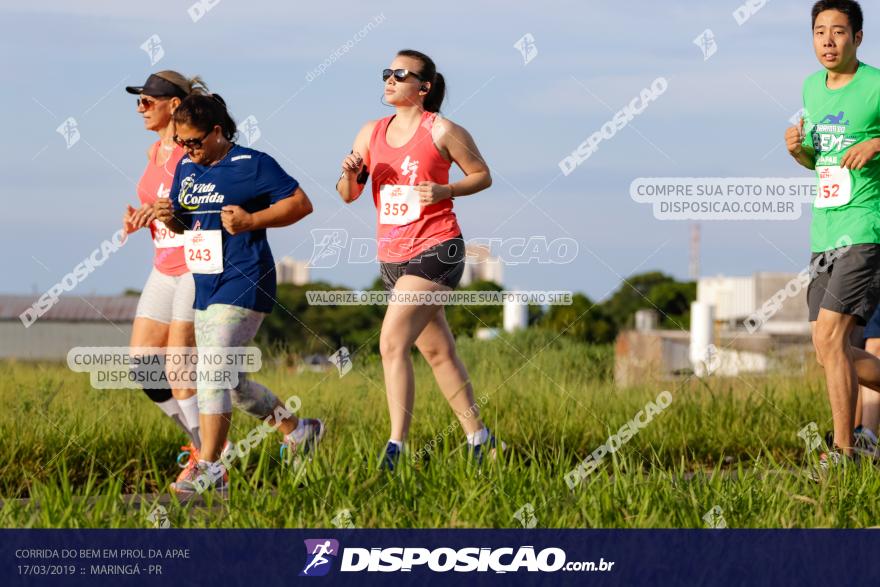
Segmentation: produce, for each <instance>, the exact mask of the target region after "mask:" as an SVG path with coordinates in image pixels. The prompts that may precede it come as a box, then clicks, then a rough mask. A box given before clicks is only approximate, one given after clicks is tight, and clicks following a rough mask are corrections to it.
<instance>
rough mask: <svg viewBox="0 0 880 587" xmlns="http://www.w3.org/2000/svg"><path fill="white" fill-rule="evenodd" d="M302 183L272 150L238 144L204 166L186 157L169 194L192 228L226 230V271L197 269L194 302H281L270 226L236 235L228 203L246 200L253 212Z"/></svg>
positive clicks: (264, 306) (268, 305)
mask: <svg viewBox="0 0 880 587" xmlns="http://www.w3.org/2000/svg"><path fill="white" fill-rule="evenodd" d="M297 186H299V183H298V182H297V181H296V180H295V179H293V178H292V177H290V176H289V175H288V174H287V173H286V172H285V171H284V170H283V169H282V168H281V166H280V165H278V162H276V161H275V159H273V158H272V157H271V156H269V155H267V154H266V153H262V152H260V151H255V150H254V149H248V148H247V147H242V146H240V145H233V146H232V149H231V150H230V151H229V153H228V154H227V155H226V157H224V158H223V159H222V160H221V161H219V162H218V163H216V164H215V165H210V166H204V165H198V164H196V163H193V162H192V161H191V160H190V158H189V157H184V158H183V159H181V160H180V162H179V163H178V164H177V169H176V170H175V172H174V182H173V183H172V184H171V193H170V194H169V197H170V198H171V201H172V203H173V204H174V211H175V215H176V216H177V217H178V218H181V219H182V220H183V223H184V225H186V227H187V228H188V229H190V230H220V231H221V236H222V240H223V273H217V274H213V275H208V274H198V273H194V274H193V278H194V279H195V284H196V299H195V303H194V304H193V307H194V308H195V309H196V310H204V309H206V308H207V307H208V306H209V305H210V304H230V305H233V306H239V307H242V308H248V309H251V310H256V311H257V312H267V313H268V312H271V311H272V306H273V305H274V303H275V260H274V259H273V258H272V251H271V250H270V249H269V242H268V241H267V240H266V230H265V229H260V230H252V231H247V232H243V233H240V234H236V235H231V234H229V233H228V232H226V231H225V230H223V223H222V221H221V219H220V210H221V209H222V208H223V206H229V205H235V206H241V207H242V208H244V209H245V210H246V211H248V212H257V211H259V210H265V209H266V208H268V207H269V206H271V205H272V204H274V203H275V202H278V201H280V200H282V199H284V198H286V197H288V196H291V195H292V194H293V192H294V191H295V190H296V188H297Z"/></svg>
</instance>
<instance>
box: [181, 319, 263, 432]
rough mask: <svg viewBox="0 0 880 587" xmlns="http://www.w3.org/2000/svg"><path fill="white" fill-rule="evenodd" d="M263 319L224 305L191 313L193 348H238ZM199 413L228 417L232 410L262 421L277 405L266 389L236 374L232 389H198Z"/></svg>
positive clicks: (248, 338) (251, 337)
mask: <svg viewBox="0 0 880 587" xmlns="http://www.w3.org/2000/svg"><path fill="white" fill-rule="evenodd" d="M265 316H266V315H265V314H263V313H261V312H255V311H254V310H248V309H247V308H240V307H238V306H230V305H228V304H211V305H210V306H208V308H207V309H205V310H196V311H195V323H194V327H195V332H196V345H197V346H198V347H199V348H202V347H239V346H244V345H246V344H247V343H249V342H250V341H251V340H252V339H253V338H254V336H255V335H256V334H257V330H259V328H260V324H261V323H262V322H263V318H264V317H265ZM198 395H199V412H200V413H202V414H228V413H230V412H231V411H232V407H233V406H235V407H237V408H239V409H241V410H243V411H245V412H247V413H248V414H250V415H251V416H254V417H256V418H260V419H262V418H265V417H266V416H268V415H269V414H271V413H272V410H273V409H274V408H275V406H276V405H278V398H277V397H275V394H273V393H272V392H271V391H270V390H269V389H267V388H266V387H264V386H262V385H260V384H259V383H256V382H255V381H250V380H249V379H247V375H246V374H245V373H239V374H238V385H237V386H236V387H235V388H233V389H211V388H207V387H205V386H203V385H199V386H198Z"/></svg>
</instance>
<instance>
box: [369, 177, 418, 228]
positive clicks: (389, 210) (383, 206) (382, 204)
mask: <svg viewBox="0 0 880 587" xmlns="http://www.w3.org/2000/svg"><path fill="white" fill-rule="evenodd" d="M421 213H422V206H421V204H420V203H419V192H417V191H416V189H415V187H413V186H411V185H391V184H387V185H383V186H382V187H381V188H380V189H379V224H409V223H410V222H413V221H415V220H418V219H419V215H420V214H421Z"/></svg>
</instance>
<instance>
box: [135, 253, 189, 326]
mask: <svg viewBox="0 0 880 587" xmlns="http://www.w3.org/2000/svg"><path fill="white" fill-rule="evenodd" d="M195 297H196V283H195V280H194V279H193V276H192V273H189V272H187V273H184V274H183V275H178V276H173V275H165V274H164V273H162V272H161V271H159V270H158V269H156V268H155V267H153V271H151V272H150V276H149V277H148V278H147V283H146V284H145V285H144V291H143V292H142V293H141V297H140V299H139V300H138V305H137V311H136V312H135V316H136V317H137V318H149V319H150V320H155V321H156V322H162V323H163V324H169V323H171V322H172V321H174V322H192V321H193V300H195Z"/></svg>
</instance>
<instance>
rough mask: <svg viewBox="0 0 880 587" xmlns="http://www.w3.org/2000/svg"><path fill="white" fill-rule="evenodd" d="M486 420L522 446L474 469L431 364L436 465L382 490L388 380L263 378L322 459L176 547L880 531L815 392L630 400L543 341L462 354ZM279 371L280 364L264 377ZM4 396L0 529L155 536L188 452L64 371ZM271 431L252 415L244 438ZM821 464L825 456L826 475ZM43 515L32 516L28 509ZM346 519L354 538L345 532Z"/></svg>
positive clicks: (197, 510) (270, 450) (277, 478)
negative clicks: (364, 537) (533, 527)
mask: <svg viewBox="0 0 880 587" xmlns="http://www.w3.org/2000/svg"><path fill="white" fill-rule="evenodd" d="M459 352H460V354H461V356H462V358H463V360H464V362H465V364H466V365H467V366H468V368H469V371H470V374H471V378H472V380H473V382H474V385H475V389H476V395H477V397H478V398H479V397H485V405H484V407H483V408H482V412H483V417H484V420H485V421H486V422H487V424H488V425H489V426H490V427H491V428H492V430H493V431H494V432H495V433H496V434H497V436H498V437H499V438H501V439H503V440H504V441H505V442H506V443H507V444H508V445H509V449H508V451H507V452H506V453H505V454H504V457H503V458H502V459H499V460H497V461H495V462H486V463H484V465H483V466H482V467H474V466H473V465H472V464H470V463H469V461H468V460H467V459H466V457H465V451H464V449H463V444H464V437H463V434H462V432H461V430H460V429H459V428H458V426H457V424H456V420H455V418H454V416H453V415H452V413H451V411H450V410H449V408H448V407H447V406H446V403H445V401H444V400H443V397H442V395H441V394H440V392H439V390H438V389H437V387H436V384H435V383H434V381H433V378H432V375H431V372H430V369H428V368H427V366H426V365H425V364H424V361H423V360H422V359H421V358H420V357H418V356H416V357H415V364H416V378H417V391H416V402H415V409H414V413H415V418H414V422H413V427H412V432H411V438H410V440H409V446H410V450H411V451H412V453H415V452H416V451H418V449H419V448H420V447H422V446H425V445H426V444H427V443H429V442H430V441H431V440H432V439H437V441H438V447H437V449H436V450H434V451H433V452H432V455H431V458H430V461H428V462H427V463H426V462H421V461H420V462H418V463H412V462H410V463H408V464H405V465H404V466H402V467H401V468H400V470H399V472H398V473H397V474H395V475H390V476H389V475H387V474H385V473H383V472H381V471H379V470H377V462H378V455H379V453H380V451H381V450H382V449H383V447H384V444H385V441H386V440H387V433H388V419H387V412H386V407H385V396H384V384H383V377H382V368H381V362H380V361H379V359H378V357H376V356H374V355H369V356H356V357H354V367H353V369H352V371H351V372H350V373H348V374H347V375H346V376H345V377H342V378H340V377H339V376H338V374H337V373H336V372H335V371H331V372H324V373H313V372H304V373H297V371H296V370H295V369H289V368H286V367H272V368H265V369H264V370H263V371H261V372H260V373H259V374H257V375H256V377H255V379H257V380H259V381H260V382H262V383H264V384H266V385H268V386H269V387H270V388H271V389H273V390H274V391H275V392H276V393H277V394H278V395H279V396H281V397H282V398H286V397H288V396H289V395H293V394H295V395H298V396H299V397H300V398H301V399H302V402H303V408H302V410H301V413H302V414H304V415H307V416H318V417H321V418H323V419H324V420H325V422H326V423H327V425H328V432H327V435H326V437H325V439H324V442H323V444H322V446H321V448H320V451H319V454H318V455H317V456H316V458H315V460H314V461H312V462H311V463H310V464H309V465H308V466H307V467H306V468H304V469H301V470H293V469H292V468H291V467H289V466H286V465H284V464H283V463H281V462H279V460H278V444H277V439H275V438H269V439H266V440H265V441H264V442H263V443H262V444H261V445H260V446H259V447H257V448H256V449H255V450H253V451H251V453H250V454H248V455H247V456H246V457H245V458H244V459H241V460H240V461H238V462H237V463H236V465H235V467H234V468H233V470H232V471H231V497H230V499H229V501H228V502H223V501H221V500H214V499H212V498H211V497H210V496H208V498H207V503H204V504H198V505H192V504H191V505H180V504H177V503H176V502H174V503H172V504H166V507H167V510H168V516H169V521H170V522H171V524H172V525H173V526H175V527H329V526H332V524H333V520H334V518H335V517H336V516H337V514H338V513H339V512H340V511H342V510H349V512H350V515H351V521H352V522H353V523H354V525H355V526H359V527H517V526H519V524H520V522H519V521H518V520H517V519H516V518H515V517H514V514H515V513H516V512H517V511H518V510H520V509H521V508H523V507H524V506H526V504H531V506H532V508H533V509H534V515H535V517H536V519H537V526H538V527H700V526H703V525H704V522H703V519H702V516H703V515H704V514H705V513H706V512H708V511H709V510H710V509H711V508H713V507H714V506H719V507H720V508H722V510H723V515H724V518H725V520H726V522H727V525H728V526H731V527H737V526H739V527H793V526H799V527H805V526H806V527H811V526H831V527H852V526H871V525H874V524H876V523H877V520H878V516H880V500H878V499H877V498H876V496H877V495H878V493H880V475H877V473H876V472H875V470H874V469H871V468H869V467H862V468H849V469H846V470H844V471H839V472H835V473H834V474H832V475H831V476H830V477H829V478H828V479H826V480H824V481H823V482H821V483H815V482H812V481H810V480H808V479H807V478H806V476H805V475H804V474H803V473H804V471H805V470H807V469H808V468H809V467H808V465H809V459H808V458H807V455H806V453H805V447H804V442H803V440H802V439H801V438H799V437H798V435H797V434H798V431H799V430H800V429H801V428H802V427H803V426H805V425H806V424H808V423H809V422H817V423H818V425H819V429H820V430H825V429H827V428H829V427H830V422H829V420H828V417H829V410H828V407H827V399H826V398H825V393H824V385H823V384H822V382H821V381H820V380H819V379H818V378H816V377H814V376H809V377H808V376H799V377H795V378H790V377H789V378H781V377H778V378H774V377H770V378H752V379H717V378H709V379H706V380H703V381H697V380H687V379H680V380H670V381H645V382H644V383H643V385H641V386H639V387H636V388H630V389H616V388H615V386H614V385H613V382H612V381H611V372H612V363H613V358H612V351H611V349H610V348H609V347H590V346H585V345H581V344H578V343H574V342H571V341H569V340H567V339H564V338H563V339H555V340H554V339H553V337H552V336H551V335H548V334H546V333H541V332H538V331H530V332H525V333H522V334H520V335H518V336H514V337H504V338H501V339H497V340H494V341H489V342H480V341H473V340H465V339H463V340H460V341H459ZM265 362H266V363H269V361H265ZM0 368H2V374H3V375H4V376H3V377H2V379H0V399H2V401H3V405H4V406H5V409H4V410H3V411H2V412H0V496H2V498H3V499H4V505H3V507H2V509H0V525H2V526H4V527H148V526H149V525H150V522H149V521H148V519H147V514H148V512H149V511H150V510H151V507H152V504H151V503H146V504H142V505H141V507H133V506H132V505H130V504H128V503H127V502H126V500H125V499H123V497H122V496H123V495H124V494H157V495H161V494H164V493H165V492H166V490H167V485H168V483H169V481H171V480H172V479H173V477H174V476H175V475H176V473H177V471H178V469H177V468H176V466H175V464H174V457H175V456H176V454H177V452H178V447H179V446H180V444H182V443H183V438H182V436H181V435H180V433H179V432H178V430H177V429H176V427H175V426H173V425H172V424H171V423H170V422H169V421H168V419H167V418H165V417H164V416H163V415H162V414H161V413H160V412H159V410H157V409H156V408H155V407H153V406H152V405H151V404H150V402H149V401H148V400H147V399H146V398H145V397H144V396H143V395H142V394H141V393H139V392H134V391H104V390H94V389H91V387H90V386H89V383H88V380H87V378H86V376H85V375H83V374H76V373H72V372H70V371H69V370H68V369H67V368H66V367H64V366H62V365H49V364H37V365H35V364H29V363H14V362H13V363H4V364H3V365H2V367H0ZM661 390H669V391H670V392H671V393H672V396H673V401H672V404H671V405H670V406H669V408H668V409H666V410H664V411H663V412H662V413H660V414H659V415H658V416H656V417H655V418H654V420H653V421H652V422H651V423H650V424H649V425H648V426H647V427H645V428H644V429H642V430H641V431H640V432H639V433H638V434H637V435H635V436H634V437H633V438H632V440H630V441H629V442H628V443H627V444H625V445H624V446H623V447H622V448H621V449H620V450H619V451H617V452H616V453H615V454H614V455H610V456H608V457H606V458H605V459H604V460H603V463H602V465H601V466H600V467H599V468H598V469H597V470H596V471H594V472H592V473H591V474H590V475H589V476H588V477H587V478H586V479H585V480H584V481H583V482H582V483H581V484H580V485H578V486H577V487H575V488H574V489H573V490H572V489H569V487H568V485H567V484H566V483H565V481H564V477H565V474H566V473H567V472H569V471H570V470H571V469H572V468H574V467H575V466H576V465H577V464H578V463H579V462H580V461H581V460H583V459H584V458H585V457H586V456H587V455H588V454H589V453H590V452H592V451H593V450H594V449H595V448H596V447H598V446H599V445H600V444H602V443H604V442H606V440H607V439H608V437H609V435H611V434H612V433H614V432H616V431H617V430H618V429H619V428H620V427H621V426H622V425H623V424H624V423H625V422H627V421H629V420H631V419H632V418H633V416H634V415H635V414H636V412H638V411H639V410H641V409H643V408H644V406H645V404H646V403H647V402H648V401H651V400H653V399H654V398H656V396H657V394H658V393H659V392H660V391H661ZM257 424H258V422H257V421H256V420H253V419H251V418H249V417H248V416H246V415H244V414H241V413H236V414H235V417H234V421H233V429H232V434H231V436H232V438H233V440H235V439H241V438H244V437H245V436H246V435H247V433H248V432H249V431H250V430H251V429H252V428H253V427H255V426H256V425H257ZM812 456H813V457H814V456H815V454H813V455H812ZM25 499H26V500H27V501H24V500H25ZM337 519H338V518H337Z"/></svg>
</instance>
